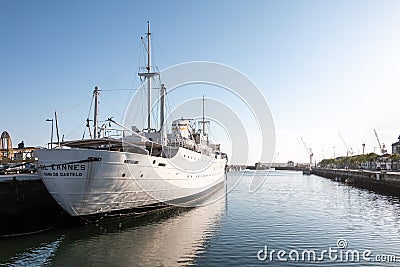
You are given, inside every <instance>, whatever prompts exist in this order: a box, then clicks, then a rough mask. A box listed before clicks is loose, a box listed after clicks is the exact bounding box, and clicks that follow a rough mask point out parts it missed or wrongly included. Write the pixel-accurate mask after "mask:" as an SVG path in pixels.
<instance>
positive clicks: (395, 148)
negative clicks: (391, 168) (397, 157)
mask: <svg viewBox="0 0 400 267" xmlns="http://www.w3.org/2000/svg"><path fill="white" fill-rule="evenodd" d="M398 139H399V141H397V142H396V143H393V144H392V154H400V136H399V137H398Z"/></svg>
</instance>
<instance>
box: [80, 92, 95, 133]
mask: <svg viewBox="0 0 400 267" xmlns="http://www.w3.org/2000/svg"><path fill="white" fill-rule="evenodd" d="M93 100H94V92H93V94H92V101H91V102H90V107H89V112H88V115H87V119H86V121H85V122H86V127H85V130H84V131H83V136H82V140H83V139H85V134H86V129H87V128H89V127H90V126H89V121H90V119H89V117H90V112H91V111H92V106H93ZM85 122H84V123H85ZM89 131H90V129H89Z"/></svg>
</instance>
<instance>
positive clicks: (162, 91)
mask: <svg viewBox="0 0 400 267" xmlns="http://www.w3.org/2000/svg"><path fill="white" fill-rule="evenodd" d="M160 94H161V96H160V131H161V130H162V129H163V126H164V119H165V115H164V113H165V112H164V108H165V85H164V84H161V90H160Z"/></svg>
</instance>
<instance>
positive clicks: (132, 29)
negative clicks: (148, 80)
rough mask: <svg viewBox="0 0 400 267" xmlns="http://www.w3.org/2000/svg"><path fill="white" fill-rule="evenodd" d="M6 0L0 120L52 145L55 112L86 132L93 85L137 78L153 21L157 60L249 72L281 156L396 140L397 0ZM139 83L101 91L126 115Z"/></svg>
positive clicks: (17, 136)
mask: <svg viewBox="0 0 400 267" xmlns="http://www.w3.org/2000/svg"><path fill="white" fill-rule="evenodd" d="M150 3H151V6H149V7H146V6H145V5H144V4H146V2H143V1H98V0H96V1H41V0H38V1H13V0H10V1H7V0H0V44H1V46H0V48H1V50H0V55H1V57H0V58H1V60H0V88H1V91H0V92H1V110H2V116H1V119H0V131H2V130H7V131H9V132H10V134H11V136H12V138H13V142H14V145H16V144H17V143H18V142H20V141H21V140H24V141H25V143H26V144H27V145H44V144H45V143H46V142H47V141H48V140H49V135H50V125H49V123H46V122H45V120H46V118H51V117H52V116H53V113H54V111H55V110H57V112H59V113H60V115H59V119H60V128H61V132H62V133H64V134H65V135H66V137H67V138H80V137H81V135H82V132H83V129H84V127H83V124H82V123H83V121H84V120H85V119H86V116H87V112H88V107H89V102H90V98H91V93H92V89H93V87H94V86H95V85H99V86H101V87H102V88H106V89H115V88H133V87H135V86H136V85H137V77H135V76H136V71H137V64H138V57H139V51H140V49H139V46H140V40H139V37H140V36H142V35H143V33H144V32H145V30H146V21H147V20H150V21H151V26H152V32H154V33H155V35H154V39H155V43H154V49H155V50H158V52H157V53H156V55H155V61H156V62H155V63H157V65H158V66H159V68H160V69H163V68H166V67H168V66H171V65H174V64H177V63H182V62H187V61H194V60H208V61H216V62H220V63H223V64H227V65H229V66H232V67H234V68H236V69H238V70H240V71H242V72H243V73H245V74H246V75H247V76H249V77H250V78H251V79H252V80H253V81H254V82H255V83H256V84H257V85H258V86H259V88H260V89H261V90H262V92H263V93H264V95H265V96H266V99H267V101H268V103H269V105H270V107H271V110H272V113H273V115H274V120H275V125H276V135H277V152H279V156H278V158H277V161H280V162H285V161H287V160H293V161H300V162H305V161H307V160H308V157H307V154H306V151H305V149H304V147H303V145H302V143H301V141H300V136H302V137H303V138H304V139H305V141H306V142H307V144H308V146H310V147H312V148H313V150H314V154H315V155H316V158H317V160H319V159H321V158H322V156H323V155H324V156H325V157H328V156H330V157H331V156H333V147H335V150H336V155H344V154H345V151H346V149H345V148H344V145H343V143H342V142H341V140H340V138H339V135H338V133H339V132H341V133H342V135H343V137H344V138H345V139H346V142H347V143H348V146H349V147H352V148H353V151H355V152H357V151H358V150H361V143H362V142H363V141H365V142H366V149H367V151H372V150H373V149H374V147H376V146H377V144H376V141H375V139H374V135H373V129H374V128H376V129H377V131H378V133H379V134H380V137H381V139H382V140H381V141H382V142H384V143H386V144H387V146H388V147H390V144H391V143H392V142H395V141H396V140H397V136H398V135H399V134H400V129H399V122H398V120H399V118H398V117H399V113H400V112H399V102H400V75H399V73H400V49H399V47H400V16H399V14H400V2H399V1H151V2H150ZM131 95H132V92H124V91H121V92H115V93H114V92H113V93H111V92H103V93H102V99H103V100H102V106H101V107H102V110H101V111H102V114H103V115H104V117H108V116H115V117H116V118H118V119H122V114H123V111H124V109H125V105H126V104H127V101H128V98H129V97H130V96H131Z"/></svg>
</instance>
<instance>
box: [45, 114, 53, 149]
mask: <svg viewBox="0 0 400 267" xmlns="http://www.w3.org/2000/svg"><path fill="white" fill-rule="evenodd" d="M46 121H51V136H50V148H53V122H54V120H53V119H46Z"/></svg>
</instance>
